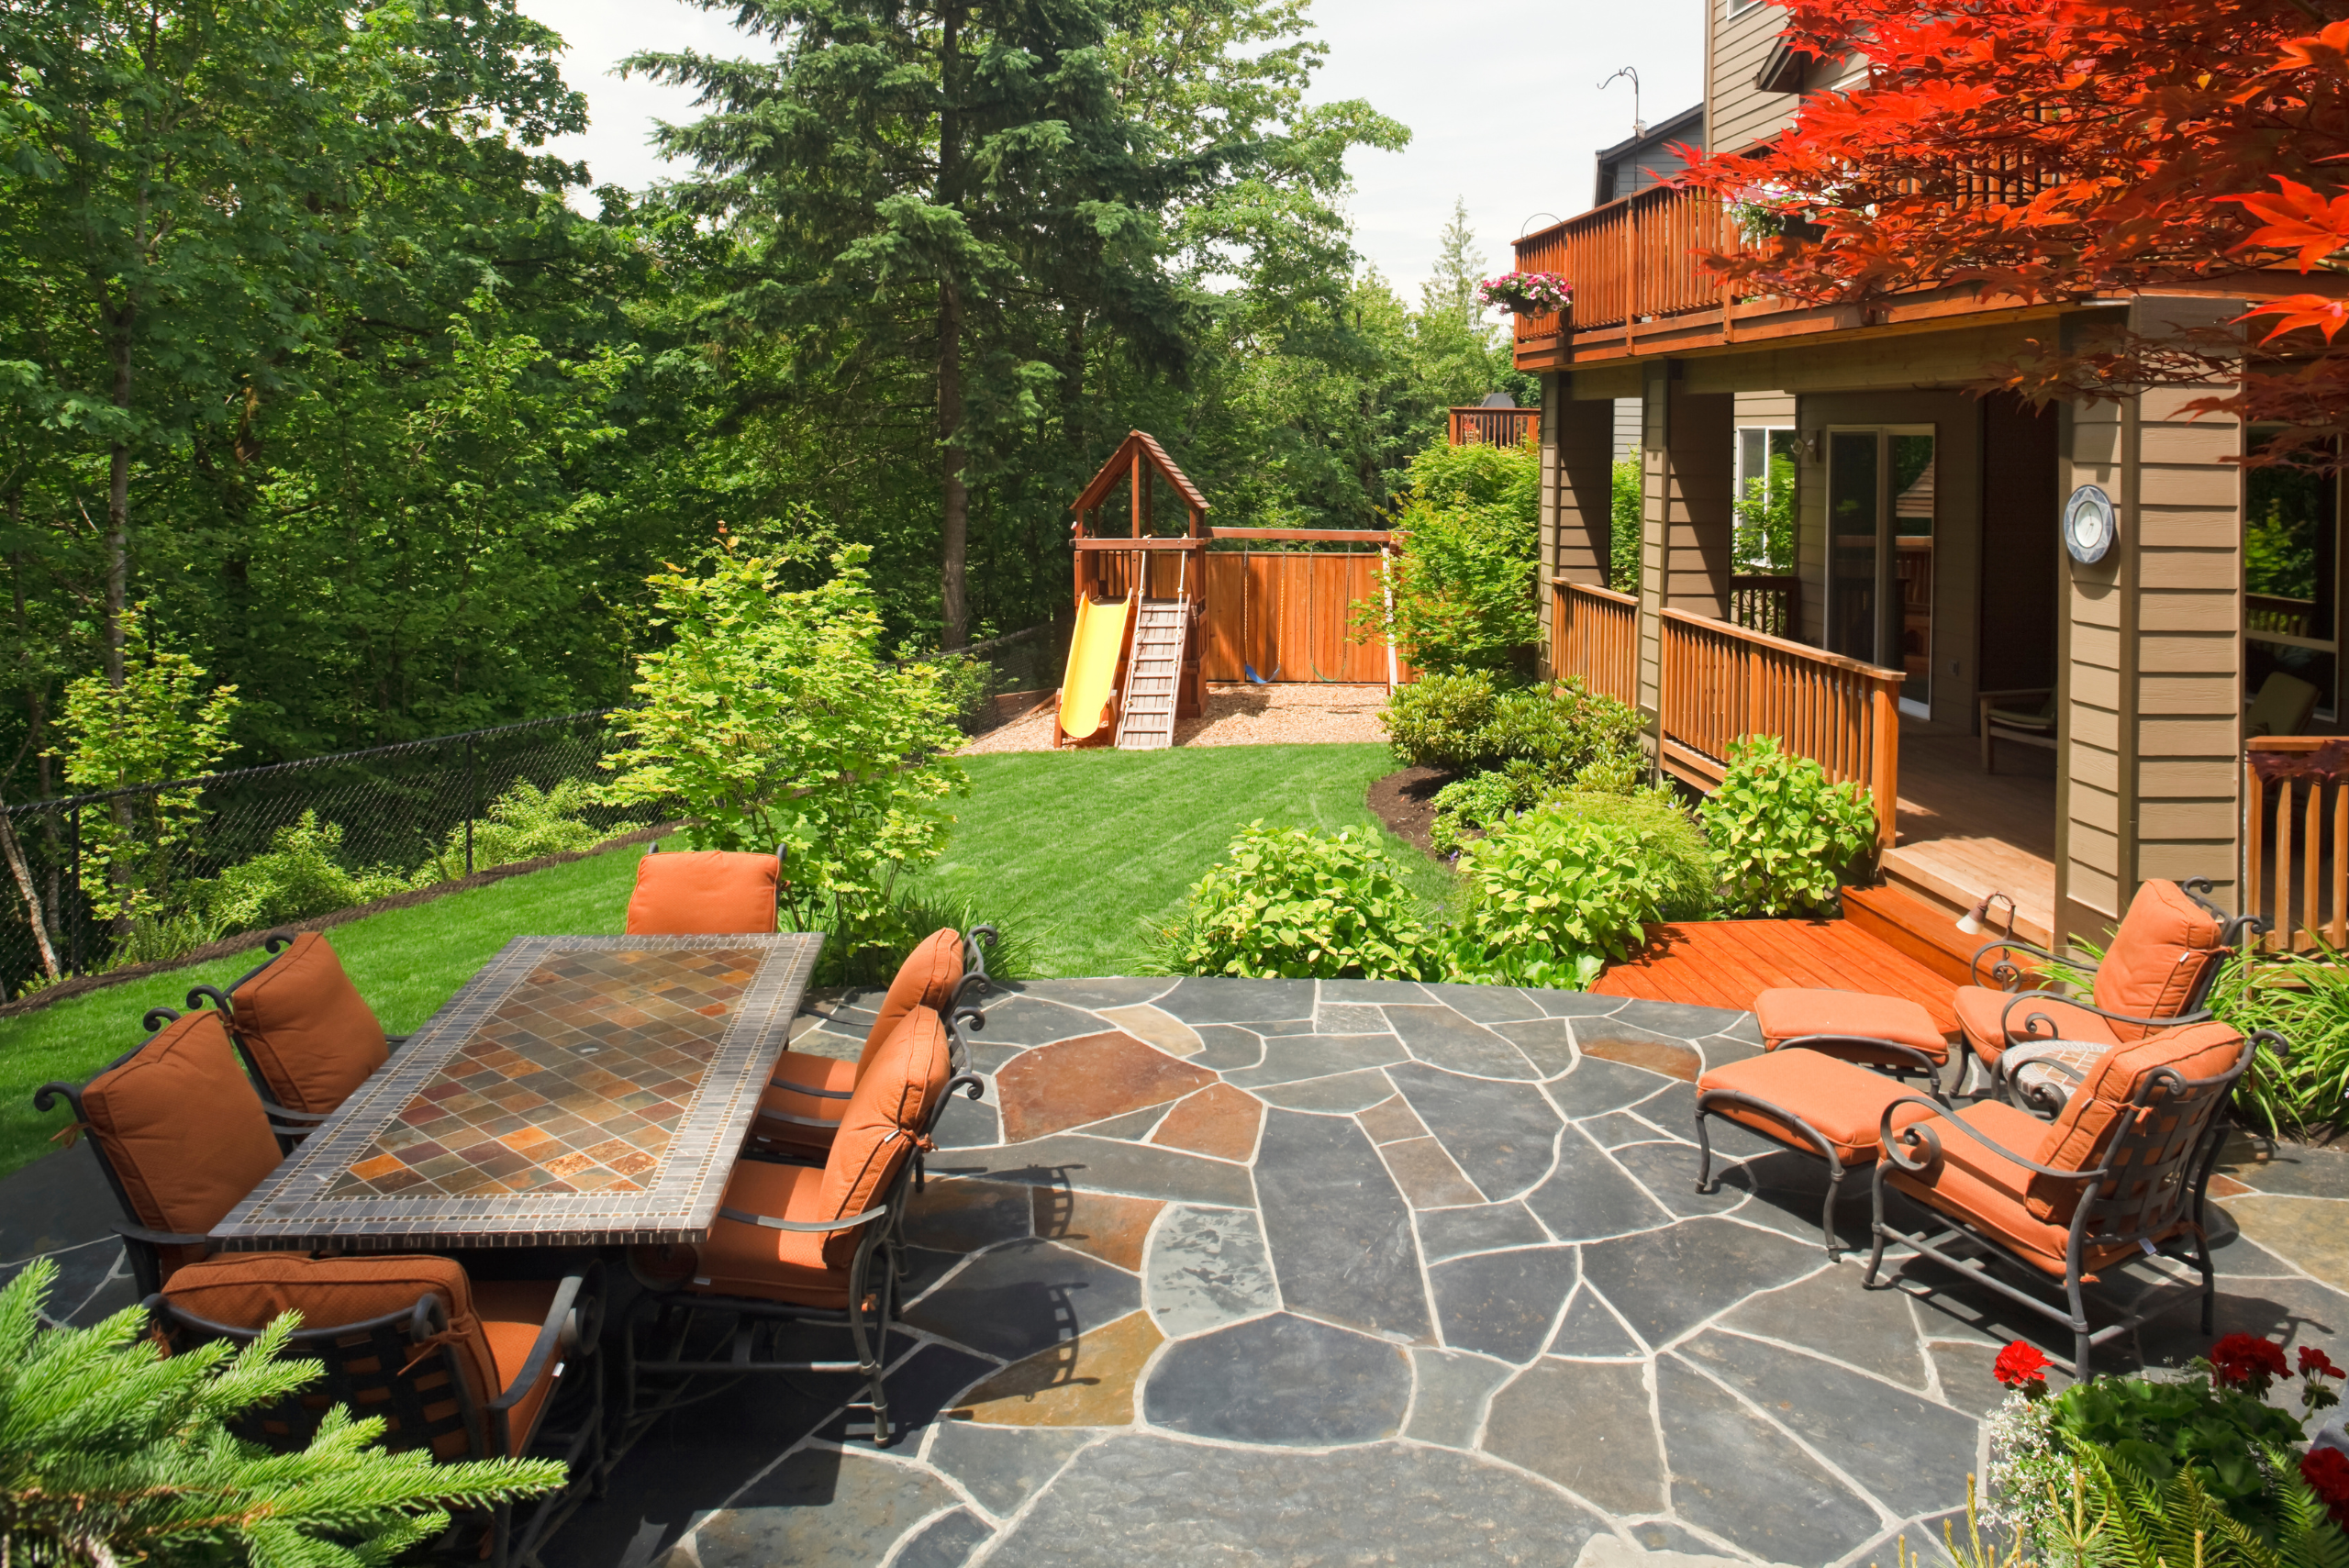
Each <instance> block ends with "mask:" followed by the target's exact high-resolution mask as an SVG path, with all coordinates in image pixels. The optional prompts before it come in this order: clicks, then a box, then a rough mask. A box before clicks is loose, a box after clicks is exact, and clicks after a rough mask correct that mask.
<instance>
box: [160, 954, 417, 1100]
mask: <svg viewBox="0 0 2349 1568" xmlns="http://www.w3.org/2000/svg"><path fill="white" fill-rule="evenodd" d="M262 946H263V947H265V948H266V949H267V950H268V951H269V953H270V955H271V956H270V958H269V960H268V962H265V963H262V964H261V965H260V966H259V967H257V968H255V969H252V970H250V971H248V972H247V973H245V974H244V975H243V977H242V978H240V979H239V980H237V981H236V982H235V983H234V984H231V985H230V986H229V987H228V990H227V991H225V992H224V991H222V990H221V989H220V988H219V987H217V986H214V985H198V986H196V987H195V988H194V989H193V990H191V991H189V992H188V994H187V1005H188V1006H190V1007H201V1006H204V1005H205V1004H206V1003H207V1002H209V1003H210V1004H211V1005H212V1006H215V1007H217V1008H218V1009H219V1010H220V1015H221V1018H222V1019H223V1020H224V1021H225V1022H226V1023H227V1024H228V1037H229V1039H231V1040H234V1041H235V1042H236V1045H237V1049H238V1051H239V1052H240V1053H242V1055H243V1056H244V1059H245V1062H246V1064H247V1066H249V1067H250V1069H251V1071H252V1075H253V1082H254V1083H255V1084H258V1085H259V1086H260V1088H261V1092H262V1098H263V1099H265V1100H266V1101H268V1102H269V1106H270V1112H271V1115H272V1116H273V1117H274V1118H276V1119H278V1120H280V1121H283V1122H288V1123H292V1124H295V1125H300V1124H304V1123H313V1124H314V1123H317V1122H320V1121H324V1120H325V1119H326V1118H328V1116H331V1115H332V1114H333V1113H334V1111H335V1110H336V1108H337V1107H339V1106H340V1105H341V1104H342V1102H343V1101H345V1100H347V1099H349V1098H350V1097H351V1091H352V1090H354V1089H356V1088H358V1087H359V1085H360V1084H363V1083H365V1082H366V1081H367V1078H368V1075H369V1074H371V1073H373V1072H374V1071H375V1070H376V1069H377V1068H379V1067H381V1066H383V1065H384V1062H388V1061H390V1060H391V1053H392V1051H394V1050H395V1049H396V1048H397V1047H399V1046H401V1045H403V1044H405V1043H406V1040H407V1037H406V1035H387V1034H385V1033H384V1025H383V1022H382V1020H381V1019H379V1018H376V1017H375V1010H374V1009H373V1007H370V1006H368V1005H367V1001H366V998H365V997H363V996H362V995H359V987H357V986H356V985H353V984H351V976H350V975H349V974H347V973H344V972H343V967H342V961H341V960H340V958H338V957H336V956H335V951H334V947H333V944H332V943H330V942H328V940H327V939H326V938H325V936H323V935H322V934H320V933H319V932H317V931H298V932H297V931H272V932H271V933H270V934H269V937H268V939H267V940H265V941H264V942H263V943H262Z"/></svg>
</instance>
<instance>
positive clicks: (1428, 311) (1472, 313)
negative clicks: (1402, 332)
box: [1419, 196, 1485, 331]
mask: <svg viewBox="0 0 2349 1568" xmlns="http://www.w3.org/2000/svg"><path fill="white" fill-rule="evenodd" d="M1484 278H1485V253H1484V252H1483V251H1482V250H1477V249H1476V233H1475V230H1474V229H1472V228H1469V227H1468V203H1467V200H1466V198H1465V197H1462V196H1454V197H1453V198H1452V221H1451V222H1449V223H1447V224H1445V225H1444V226H1443V232H1442V233H1441V234H1439V235H1437V236H1436V252H1435V269H1434V271H1433V272H1431V273H1430V274H1429V275H1428V281H1427V282H1426V283H1425V284H1421V285H1420V286H1419V309H1420V311H1421V312H1422V313H1423V314H1424V315H1426V316H1429V317H1451V318H1453V319H1454V320H1456V321H1458V322H1459V323H1460V325H1462V326H1463V327H1465V328H1469V329H1470V330H1472V331H1473V330H1475V329H1476V328H1479V327H1481V326H1482V325H1483V321H1484V315H1485V307H1484V306H1483V305H1482V304H1481V303H1480V302H1479V301H1478V300H1477V298H1476V285H1477V284H1480V283H1482V282H1483V281H1484Z"/></svg>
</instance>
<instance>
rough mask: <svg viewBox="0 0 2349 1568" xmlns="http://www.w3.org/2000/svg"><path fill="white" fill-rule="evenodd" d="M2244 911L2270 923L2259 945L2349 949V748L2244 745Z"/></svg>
mask: <svg viewBox="0 0 2349 1568" xmlns="http://www.w3.org/2000/svg"><path fill="white" fill-rule="evenodd" d="M2344 846H2349V740H2343V738H2342V737H2340V736H2337V735H2273V736H2261V737H2258V738H2257V739H2254V740H2247V741H2245V742H2243V909H2244V911H2245V912H2246V913H2249V914H2253V915H2258V916H2262V917H2265V918H2266V920H2267V921H2268V923H2269V925H2268V930H2267V934H2266V936H2265V937H2263V938H2261V939H2260V942H2261V945H2262V946H2263V947H2266V948H2268V949H2271V950H2274V951H2282V950H2284V949H2286V948H2297V949H2301V950H2306V949H2310V948H2313V947H2314V946H2315V945H2316V943H2317V941H2318V940H2319V939H2320V938H2321V940H2323V941H2324V942H2325V943H2326V944H2327V945H2328V946H2331V947H2333V948H2339V947H2342V946H2343V945H2349V859H2344V858H2343V853H2342V851H2343V847H2344Z"/></svg>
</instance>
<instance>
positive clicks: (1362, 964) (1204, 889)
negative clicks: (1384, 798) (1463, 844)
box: [1155, 818, 1431, 980]
mask: <svg viewBox="0 0 2349 1568" xmlns="http://www.w3.org/2000/svg"><path fill="white" fill-rule="evenodd" d="M1155 946H1156V948H1157V960H1158V964H1159V966H1160V967H1163V968H1164V969H1165V970H1166V971H1167V972H1168V973H1176V974H1230V975H1239V976H1242V977H1247V978H1264V977H1268V976H1282V977H1285V978H1289V979H1300V980H1301V979H1308V978H1310V979H1321V980H1338V979H1365V980H1419V979H1424V978H1430V977H1431V954H1430V937H1429V932H1428V929H1427V927H1426V925H1425V924H1424V922H1423V921H1422V920H1421V918H1420V916H1419V906H1418V900H1416V899H1415V898H1413V897H1412V896H1411V894H1410V890H1409V889H1408V888H1407V887H1405V886H1404V885H1403V884H1402V882H1401V880H1400V879H1399V878H1398V877H1397V875H1396V872H1395V865H1394V862H1391V861H1389V860H1388V859H1387V858H1386V856H1385V855H1384V854H1382V853H1380V852H1379V851H1378V850H1377V849H1376V848H1375V846H1373V845H1372V844H1370V843H1369V842H1368V841H1366V840H1364V839H1361V838H1358V837H1356V836H1355V834H1354V830H1353V828H1344V829H1341V830H1340V831H1339V832H1337V833H1334V834H1332V833H1317V832H1314V831H1312V830H1311V829H1309V828H1266V827H1265V826H1264V822H1263V820H1262V819H1261V818H1259V819H1258V820H1257V821H1254V822H1252V823H1250V824H1249V825H1248V826H1247V827H1246V828H1242V829H1241V831H1240V834H1239V836H1238V837H1237V838H1235V839H1233V840H1231V844H1230V848H1229V849H1228V850H1227V851H1225V858H1224V859H1223V860H1222V861H1221V862H1218V863H1217V864H1215V865H1213V866H1210V867H1208V873H1207V874H1206V875H1205V876H1203V877H1201V878H1200V879H1199V880H1198V881H1197V882H1196V883H1194V884H1192V886H1191V891H1190V896H1189V897H1188V898H1187V899H1186V901H1185V903H1184V906H1183V908H1182V911H1181V912H1180V914H1178V915H1177V916H1176V917H1175V921H1174V922H1173V924H1172V925H1170V926H1169V927H1167V928H1166V929H1164V930H1163V931H1161V932H1159V933H1157V935H1156V941H1155Z"/></svg>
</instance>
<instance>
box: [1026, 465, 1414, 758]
mask: <svg viewBox="0 0 2349 1568" xmlns="http://www.w3.org/2000/svg"><path fill="white" fill-rule="evenodd" d="M1121 481H1122V482H1123V483H1124V485H1125V488H1126V492H1127V497H1126V499H1127V504H1126V508H1125V510H1126V513H1127V520H1128V528H1127V530H1126V531H1125V532H1124V533H1122V534H1112V533H1109V532H1107V531H1106V530H1105V528H1104V524H1105V522H1107V521H1108V517H1109V508H1110V507H1111V506H1113V505H1114V503H1113V501H1112V496H1113V495H1114V494H1115V493H1116V491H1117V490H1118V488H1119V483H1120V482H1121ZM1162 487H1163V489H1164V490H1165V491H1167V492H1169V493H1171V495H1173V497H1174V500H1175V504H1176V505H1177V506H1180V507H1182V508H1183V510H1184V512H1185V513H1186V527H1185V529H1184V531H1183V532H1182V533H1180V534H1165V535H1162V534H1160V533H1158V532H1157V529H1156V517H1155V513H1156V507H1157V502H1158V498H1159V497H1158V492H1159V491H1160V490H1161V489H1162ZM1070 510H1072V511H1074V513H1075V514H1076V520H1075V522H1074V525H1072V526H1073V527H1074V528H1075V530H1076V537H1075V539H1074V540H1073V541H1072V542H1073V544H1074V547H1075V550H1076V562H1075V574H1076V626H1075V630H1074V635H1073V636H1072V637H1071V638H1070V640H1069V652H1068V672H1067V675H1066V677H1065V678H1064V679H1063V682H1062V684H1061V692H1060V704H1059V708H1060V711H1059V716H1058V718H1057V720H1056V728H1055V729H1054V731H1053V744H1054V745H1056V746H1063V745H1067V746H1100V745H1109V744H1114V745H1116V746H1117V747H1118V749H1119V750H1120V751H1156V750H1160V749H1162V748H1164V747H1168V746H1172V745H1173V744H1174V743H1175V724H1176V723H1177V722H1178V721H1179V720H1182V719H1186V718H1193V717H1199V716H1200V715H1202V714H1203V713H1204V712H1205V711H1206V695H1207V688H1206V683H1208V682H1209V681H1240V680H1243V679H1244V680H1247V681H1249V682H1250V683H1252V684H1259V685H1270V684H1288V683H1293V682H1323V683H1330V684H1364V685H1375V684H1384V685H1387V686H1392V685H1394V684H1396V683H1397V681H1399V680H1403V679H1408V672H1406V671H1405V670H1404V669H1403V668H1402V667H1401V665H1400V664H1399V663H1398V662H1397V657H1396V653H1395V651H1394V649H1393V648H1391V647H1389V646H1387V645H1386V644H1385V643H1382V642H1375V641H1374V642H1368V643H1358V642H1354V641H1352V640H1351V639H1349V637H1348V635H1347V622H1348V618H1349V615H1350V612H1351V608H1352V606H1353V605H1354V604H1355V603H1356V602H1358V601H1360V600H1363V599H1366V598H1370V597H1373V596H1375V595H1377V594H1378V592H1379V591H1380V580H1379V577H1378V573H1377V570H1376V568H1377V566H1378V563H1379V562H1380V560H1381V559H1382V557H1383V556H1384V555H1385V553H1386V549H1387V547H1388V546H1389V544H1390V543H1391V542H1392V537H1393V536H1391V535H1390V534H1388V533H1387V532H1386V531H1385V530H1382V529H1374V528H1209V527H1208V520H1207V516H1208V503H1207V497H1205V496H1204V495H1200V494H1199V491H1198V487H1197V485H1195V484H1192V483H1191V481H1190V479H1189V477H1188V476H1187V475H1186V474H1185V473H1183V471H1182V469H1180V468H1179V467H1177V466H1176V465H1175V460H1174V459H1173V458H1171V457H1169V456H1167V455H1166V449H1165V448H1164V447H1162V446H1161V445H1159V444H1158V441H1157V439H1155V438H1154V437H1152V436H1151V435H1150V434H1149V433H1147V432H1146V431H1142V430H1136V431H1134V432H1132V433H1131V434H1130V435H1129V436H1127V437H1126V439H1124V440H1123V441H1121V442H1120V443H1119V446H1118V450H1116V451H1115V452H1114V453H1112V454H1111V456H1110V458H1109V461H1108V462H1106V463H1104V464H1102V465H1101V470H1100V472H1099V473H1096V474H1095V475H1094V476H1093V479H1092V481H1091V483H1089V484H1086V485H1085V490H1084V493H1083V494H1082V495H1078V496H1077V498H1076V500H1075V501H1074V503H1073V504H1072V505H1071V506H1070ZM1254 539H1265V540H1279V541H1282V542H1283V543H1285V544H1291V545H1293V544H1295V543H1297V542H1300V541H1313V542H1316V543H1343V544H1355V545H1369V546H1372V547H1374V549H1375V551H1376V553H1372V552H1371V551H1364V550H1357V551H1329V550H1294V549H1284V550H1272V551H1250V550H1244V549H1243V550H1223V551H1216V552H1213V553H1210V551H1209V549H1208V547H1209V546H1210V545H1213V544H1215V543H1216V542H1218V541H1219V540H1254Z"/></svg>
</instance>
